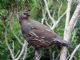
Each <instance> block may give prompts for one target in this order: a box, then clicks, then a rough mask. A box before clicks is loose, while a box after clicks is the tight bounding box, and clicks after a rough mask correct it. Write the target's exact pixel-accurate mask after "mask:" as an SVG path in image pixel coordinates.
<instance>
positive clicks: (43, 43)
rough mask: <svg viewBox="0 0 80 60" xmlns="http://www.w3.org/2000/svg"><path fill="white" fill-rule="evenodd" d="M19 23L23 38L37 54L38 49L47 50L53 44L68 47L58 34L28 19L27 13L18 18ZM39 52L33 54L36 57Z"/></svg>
mask: <svg viewBox="0 0 80 60" xmlns="http://www.w3.org/2000/svg"><path fill="white" fill-rule="evenodd" d="M19 22H20V25H21V30H22V34H23V36H24V38H25V39H26V40H27V42H28V43H29V44H31V45H32V46H33V47H35V49H37V50H38V51H39V52H40V50H39V49H42V48H49V47H51V46H52V45H53V44H60V45H63V46H68V44H69V43H68V42H67V41H64V40H62V39H61V37H60V36H59V35H58V34H56V33H55V32H53V31H52V30H51V29H50V28H49V27H47V26H46V25H44V24H41V23H40V22H38V21H35V20H32V19H30V18H29V13H28V11H25V12H23V13H22V14H21V15H20V16H19ZM39 52H37V53H35V54H36V55H37V54H38V53H39ZM39 54H40V53H39ZM39 58H40V56H38V57H37V58H36V59H39Z"/></svg>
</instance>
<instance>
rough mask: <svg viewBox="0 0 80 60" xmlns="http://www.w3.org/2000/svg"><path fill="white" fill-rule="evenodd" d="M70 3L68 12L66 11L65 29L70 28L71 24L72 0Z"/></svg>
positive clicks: (69, 0)
mask: <svg viewBox="0 0 80 60" xmlns="http://www.w3.org/2000/svg"><path fill="white" fill-rule="evenodd" d="M67 1H68V5H67V10H66V23H65V28H66V27H67V26H68V24H69V20H70V11H71V5H72V0H67Z"/></svg>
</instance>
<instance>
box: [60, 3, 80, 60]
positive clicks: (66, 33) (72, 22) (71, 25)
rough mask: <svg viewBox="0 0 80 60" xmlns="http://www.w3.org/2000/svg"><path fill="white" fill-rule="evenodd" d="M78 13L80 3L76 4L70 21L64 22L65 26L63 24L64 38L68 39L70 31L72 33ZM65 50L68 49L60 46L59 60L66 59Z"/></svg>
mask: <svg viewBox="0 0 80 60" xmlns="http://www.w3.org/2000/svg"><path fill="white" fill-rule="evenodd" d="M79 14H80V3H79V4H78V5H77V7H76V9H75V11H74V14H73V16H72V18H71V19H70V22H68V23H66V25H67V26H65V31H64V40H66V41H70V38H71V33H72V31H73V29H74V27H75V25H76V23H77V21H78V20H79V19H78V17H79ZM66 20H67V19H66ZM66 22H67V21H66ZM67 51H68V49H67V48H66V47H62V50H61V56H60V60H66V57H67ZM63 57H64V58H63Z"/></svg>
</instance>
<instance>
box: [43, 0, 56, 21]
mask: <svg viewBox="0 0 80 60" xmlns="http://www.w3.org/2000/svg"><path fill="white" fill-rule="evenodd" d="M44 3H45V8H46V11H47V13H48V15H49V18H50V19H51V21H52V22H53V23H55V19H54V18H53V17H52V16H51V14H50V11H49V7H48V2H47V1H46V0H44Z"/></svg>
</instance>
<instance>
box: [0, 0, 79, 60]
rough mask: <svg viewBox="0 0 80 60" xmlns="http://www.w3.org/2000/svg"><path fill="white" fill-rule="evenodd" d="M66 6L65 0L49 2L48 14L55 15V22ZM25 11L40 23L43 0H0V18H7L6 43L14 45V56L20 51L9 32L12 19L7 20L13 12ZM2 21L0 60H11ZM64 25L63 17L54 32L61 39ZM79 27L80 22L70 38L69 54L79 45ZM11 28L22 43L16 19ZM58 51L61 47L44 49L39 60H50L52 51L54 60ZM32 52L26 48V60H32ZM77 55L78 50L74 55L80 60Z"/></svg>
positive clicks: (15, 40) (0, 27)
mask: <svg viewBox="0 0 80 60" xmlns="http://www.w3.org/2000/svg"><path fill="white" fill-rule="evenodd" d="M60 1H61V0H60ZM60 3H62V4H63V5H62V7H61V10H60V13H58V11H59V7H60ZM66 5H67V4H66V1H65V0H62V2H59V1H57V0H49V9H50V13H51V14H52V15H53V14H55V15H53V17H54V18H55V19H56V20H57V19H58V17H59V16H60V15H61V14H62V13H63V12H64V11H65V10H66ZM25 9H29V10H30V15H31V18H33V19H36V20H37V21H41V19H42V9H44V2H43V0H0V16H2V17H6V18H7V20H6V27H7V31H8V37H7V38H8V43H9V44H10V45H11V46H12V45H13V44H14V54H16V53H17V51H18V50H19V49H21V45H20V44H19V42H18V41H17V39H16V37H15V36H14V34H13V32H12V31H11V28H10V21H11V20H12V19H11V18H9V14H10V13H11V12H12V13H13V15H12V17H14V15H15V13H14V12H15V11H16V12H20V11H22V10H25ZM73 10H74V7H73ZM53 11H55V12H54V13H53ZM71 13H72V14H73V11H71ZM47 15H48V14H47V13H46V16H47ZM2 21H3V19H2V18H0V60H5V59H6V60H12V59H11V56H10V52H9V50H8V48H7V46H6V42H5V38H4V28H3V23H2ZM50 22H51V21H50ZM50 22H49V24H50ZM64 24H65V17H63V18H62V20H61V22H60V24H59V26H58V27H57V28H56V29H55V30H54V31H55V32H56V33H58V34H59V35H60V36H61V37H63V33H64ZM79 27H80V21H79V23H78V24H77V26H76V30H75V33H73V36H74V37H72V41H71V47H70V51H69V52H72V51H73V49H74V47H76V45H77V44H79V43H80V38H79V37H80V28H79ZM12 28H13V31H14V32H15V34H16V35H17V36H18V38H19V39H20V40H21V41H22V42H23V40H24V39H23V37H21V36H22V34H21V30H20V25H19V22H18V19H17V18H14V19H13V27H12ZM13 42H14V43H13ZM60 49H61V47H59V46H58V45H57V46H56V45H54V46H53V47H52V48H51V49H50V50H49V49H45V50H44V53H43V56H42V58H41V60H49V59H51V58H52V57H51V53H52V51H56V53H55V54H56V55H55V58H56V57H57V55H58V54H59V53H60ZM34 51H35V49H34V48H33V47H32V46H29V47H28V55H27V57H26V60H33V57H34ZM79 53H80V49H79V50H78V52H77V53H76V55H75V56H76V59H77V60H80V54H79Z"/></svg>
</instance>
